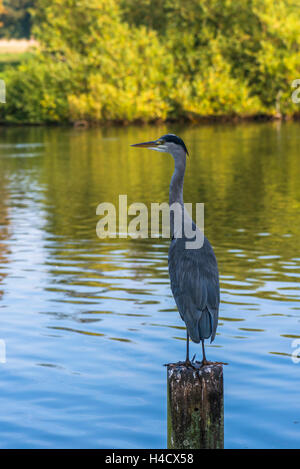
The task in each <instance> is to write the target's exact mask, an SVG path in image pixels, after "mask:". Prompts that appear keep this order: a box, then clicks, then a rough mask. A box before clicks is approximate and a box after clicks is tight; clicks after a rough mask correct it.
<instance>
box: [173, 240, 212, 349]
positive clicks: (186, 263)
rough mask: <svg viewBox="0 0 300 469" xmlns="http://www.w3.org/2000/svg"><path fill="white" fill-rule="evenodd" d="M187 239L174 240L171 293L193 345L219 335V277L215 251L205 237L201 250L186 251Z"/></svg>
mask: <svg viewBox="0 0 300 469" xmlns="http://www.w3.org/2000/svg"><path fill="white" fill-rule="evenodd" d="M185 242H186V238H185V237H183V238H173V239H172V241H171V245H170V248H169V256H168V262H169V275H170V280H171V290H172V293H173V296H174V299H175V302H176V305H177V308H178V311H179V313H180V316H181V318H182V320H183V321H184V322H185V324H186V327H187V331H188V334H189V336H190V338H191V339H192V341H193V342H196V343H198V342H200V340H201V339H208V338H209V337H210V338H211V342H212V341H213V340H214V338H215V335H216V329H217V324H218V315H219V303H220V293H219V275H218V267H217V261H216V257H215V254H214V251H213V249H212V247H211V245H210V243H209V241H208V240H207V238H206V237H204V243H203V246H202V247H201V248H200V249H186V247H185Z"/></svg>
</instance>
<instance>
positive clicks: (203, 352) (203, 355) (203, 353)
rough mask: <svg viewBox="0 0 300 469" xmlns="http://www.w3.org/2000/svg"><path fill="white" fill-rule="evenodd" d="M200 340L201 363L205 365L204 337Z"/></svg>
mask: <svg viewBox="0 0 300 469" xmlns="http://www.w3.org/2000/svg"><path fill="white" fill-rule="evenodd" d="M201 342H202V364H203V365H205V364H206V363H207V360H206V356H205V348H204V339H201Z"/></svg>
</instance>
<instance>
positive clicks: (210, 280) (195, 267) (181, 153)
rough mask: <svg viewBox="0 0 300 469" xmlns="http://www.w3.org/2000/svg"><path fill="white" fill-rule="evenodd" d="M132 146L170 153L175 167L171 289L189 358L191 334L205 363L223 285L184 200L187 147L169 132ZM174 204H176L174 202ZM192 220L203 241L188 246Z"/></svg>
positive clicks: (204, 241) (171, 226)
mask: <svg viewBox="0 0 300 469" xmlns="http://www.w3.org/2000/svg"><path fill="white" fill-rule="evenodd" d="M133 146H138V147H144V148H150V149H151V150H156V151H160V152H167V153H171V155H172V156H173V158H174V162H175V168H174V173H173V176H172V179H171V182H170V192H169V205H170V207H172V206H176V207H177V209H178V212H177V213H181V215H182V216H181V222H180V223H179V224H178V219H177V220H176V216H175V214H174V213H175V212H172V210H171V211H170V228H171V235H172V240H171V244H170V248H169V255H168V265H169V275H170V281H171V290H172V293H173V296H174V299H175V302H176V305H177V308H178V311H179V313H180V316H181V318H182V320H183V321H184V322H185V324H186V328H187V358H186V362H189V337H190V338H191V339H192V340H193V342H196V343H198V342H200V341H202V350H203V363H205V362H206V358H205V351H204V339H208V338H210V339H211V342H212V341H213V340H214V338H215V335H216V329H217V325H218V316H219V303H220V288H219V273H218V265H217V260H216V257H215V254H214V251H213V248H212V247H211V245H210V243H209V241H208V239H207V238H206V237H205V236H204V235H203V233H201V232H200V230H199V228H198V227H197V226H196V225H195V223H194V222H193V221H192V220H191V218H190V216H189V215H188V213H187V211H186V209H185V207H184V202H183V181H184V174H185V166H186V155H187V153H188V151H187V148H186V146H185V144H184V142H183V140H182V139H181V138H179V137H177V136H176V135H172V134H167V135H163V136H162V137H160V138H159V139H158V140H155V141H151V142H145V143H139V144H136V145H133ZM173 204H174V205H173ZM185 220H187V221H189V222H190V224H191V226H192V228H193V231H194V233H195V235H194V240H195V239H196V238H197V235H199V237H200V236H201V235H202V239H203V244H202V246H201V247H199V248H196V249H195V248H194V249H192V248H187V244H186V243H187V241H189V242H190V241H193V239H191V238H188V237H186V235H185V230H184V224H185Z"/></svg>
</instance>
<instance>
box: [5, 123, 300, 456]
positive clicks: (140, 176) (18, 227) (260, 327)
mask: <svg viewBox="0 0 300 469" xmlns="http://www.w3.org/2000/svg"><path fill="white" fill-rule="evenodd" d="M167 132H170V133H176V134H178V135H180V136H181V137H182V138H183V139H184V141H185V143H186V145H187V147H188V149H189V152H190V155H191V158H190V159H189V160H188V164H187V171H186V177H185V189H184V196H185V201H186V202H193V203H196V202H203V203H204V204H205V234H206V236H207V237H208V238H209V240H210V241H211V244H212V245H213V247H214V249H215V252H216V255H217V258H218V263H219V270H220V280H221V308H220V320H219V326H218V331H217V336H216V339H215V342H213V344H211V345H209V344H207V347H206V351H207V357H208V359H210V360H214V361H224V362H228V366H224V384H225V447H226V448H299V447H300V391H299V390H300V363H297V361H298V360H297V353H298V352H299V351H300V350H299V349H300V303H299V299H300V293H299V280H300V249H299V248H300V215H299V214H300V163H299V154H300V124H299V123H286V124H281V123H279V122H276V123H267V124H266V123H264V124H247V125H246V124H244V125H237V126H235V125H225V126H222V125H216V126H201V127H184V126H179V125H170V126H169V127H165V126H162V127H128V128H115V127H111V128H105V129H88V130H76V129H69V128H38V127H20V128H0V339H1V342H0V349H1V350H2V354H1V355H0V358H1V360H2V362H4V361H5V363H0V446H1V447H2V448H16V447H17V448H54V447H55V448H66V447H67V448H76V447H77V448H79V447H80V448H87V447H97V448H165V447H166V444H167V406H166V403H167V402H166V400H167V397H166V396H167V395H166V368H165V367H164V366H163V364H164V363H167V362H172V361H173V362H174V361H177V360H182V359H184V357H185V328H184V323H183V322H182V321H181V319H180V317H179V314H178V312H177V310H176V307H175V303H174V300H173V297H172V294H171V291H170V287H169V278H168V269H167V251H168V245H169V241H168V240H166V239H140V240H133V239H130V238H129V239H120V238H117V239H110V240H100V239H99V238H97V236H96V231H95V229H96V224H97V221H98V220H99V216H97V215H96V207H97V205H98V204H99V203H100V202H112V203H115V204H117V202H118V196H119V194H127V196H128V204H130V203H132V202H143V203H145V204H147V206H149V207H150V203H151V202H163V201H168V190H169V180H170V177H171V175H172V172H173V161H172V157H171V156H170V155H167V154H162V153H157V152H151V151H148V150H141V149H135V148H131V147H130V146H129V145H130V144H131V143H137V142H140V141H145V140H152V139H154V138H157V137H159V136H160V135H163V134H164V133H167ZM4 345H5V348H6V360H4V358H5V356H4V350H3V348H4ZM200 349H201V346H200V345H196V344H191V355H193V354H194V353H197V358H198V359H201V350H200ZM299 361H300V360H299Z"/></svg>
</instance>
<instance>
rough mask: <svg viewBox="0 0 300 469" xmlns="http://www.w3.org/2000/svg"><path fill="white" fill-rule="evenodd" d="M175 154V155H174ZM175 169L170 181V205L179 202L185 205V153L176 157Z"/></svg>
mask: <svg viewBox="0 0 300 469" xmlns="http://www.w3.org/2000/svg"><path fill="white" fill-rule="evenodd" d="M173 156H174V155H173ZM174 161H175V169H174V173H173V176H172V179H171V183H170V192H169V205H172V204H173V203H174V202H179V203H180V204H181V205H183V181H184V173H185V155H181V156H180V157H179V156H178V157H175V156H174Z"/></svg>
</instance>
